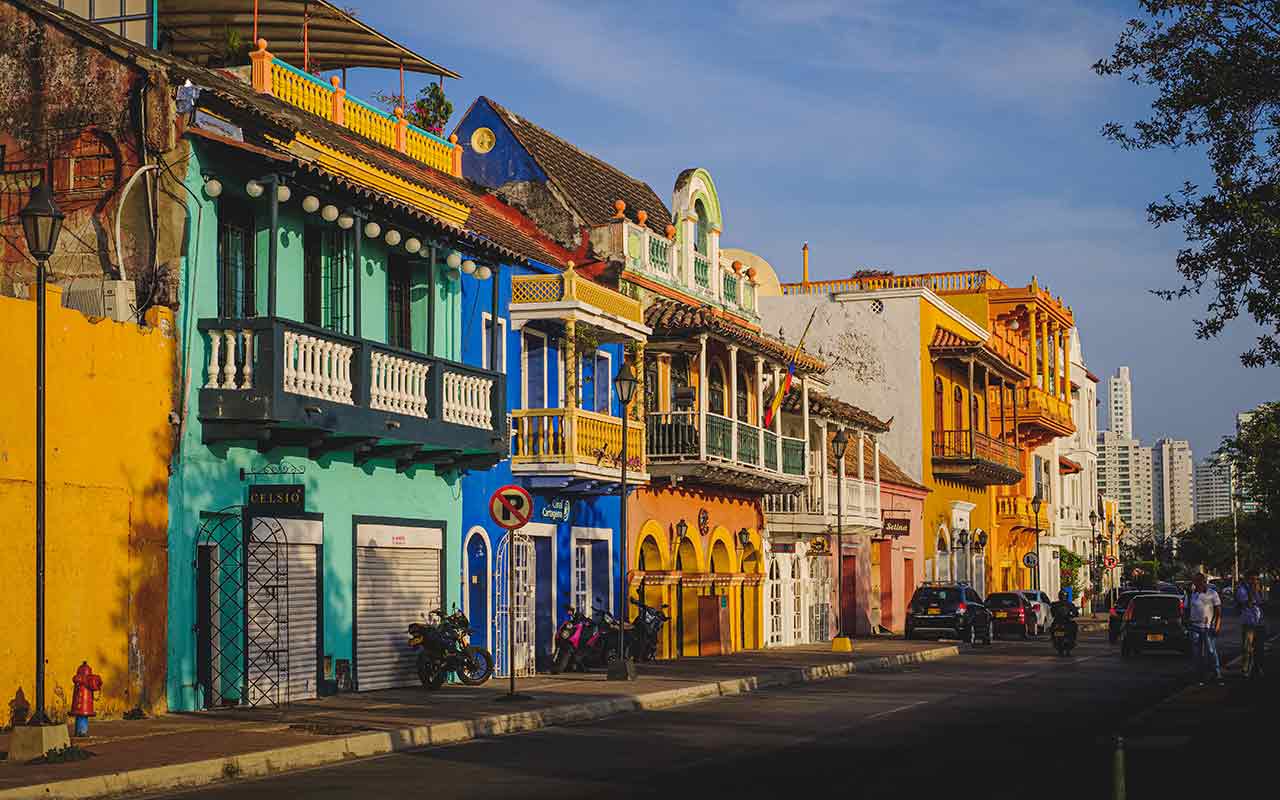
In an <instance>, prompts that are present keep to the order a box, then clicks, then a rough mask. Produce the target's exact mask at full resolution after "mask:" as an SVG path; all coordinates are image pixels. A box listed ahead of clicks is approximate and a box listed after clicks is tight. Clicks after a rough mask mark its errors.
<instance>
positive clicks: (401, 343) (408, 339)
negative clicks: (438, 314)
mask: <svg viewBox="0 0 1280 800" xmlns="http://www.w3.org/2000/svg"><path fill="white" fill-rule="evenodd" d="M409 277H410V276H409V265H408V264H407V263H405V262H404V261H403V260H400V259H397V260H394V261H392V262H391V265H390V270H389V271H388V274H387V343H388V344H390V345H391V346H392V347H402V348H404V349H406V350H408V349H409V348H411V347H412V346H413V325H412V320H413V316H412V314H411V313H410V311H409V284H410V280H409Z"/></svg>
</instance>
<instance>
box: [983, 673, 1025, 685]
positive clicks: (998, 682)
mask: <svg viewBox="0 0 1280 800" xmlns="http://www.w3.org/2000/svg"><path fill="white" fill-rule="evenodd" d="M1032 675H1035V673H1034V672H1019V673H1018V674H1017V675H1010V676H1009V677H1007V678H1005V679H1003V680H998V681H996V682H995V683H992V684H990V685H991V686H999V685H1000V684H1002V683H1008V682H1010V681H1016V680H1018V679H1019V678H1029V677H1031V676H1032Z"/></svg>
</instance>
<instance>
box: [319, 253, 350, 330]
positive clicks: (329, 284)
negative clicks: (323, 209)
mask: <svg viewBox="0 0 1280 800" xmlns="http://www.w3.org/2000/svg"><path fill="white" fill-rule="evenodd" d="M322 230H323V234H322V242H323V253H324V256H323V259H322V262H321V263H322V264H323V278H322V281H323V284H322V285H323V289H322V293H321V297H322V308H321V324H322V325H323V326H324V327H326V328H328V329H329V330H331V331H336V332H337V333H347V332H348V330H347V328H348V322H349V320H350V317H351V298H350V287H351V261H352V255H351V240H350V237H349V236H348V235H347V233H346V232H344V231H342V230H341V229H337V230H335V229H332V228H324V229H322Z"/></svg>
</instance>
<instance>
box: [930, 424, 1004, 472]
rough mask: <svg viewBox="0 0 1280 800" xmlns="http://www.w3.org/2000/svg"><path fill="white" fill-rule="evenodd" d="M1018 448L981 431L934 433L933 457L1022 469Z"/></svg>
mask: <svg viewBox="0 0 1280 800" xmlns="http://www.w3.org/2000/svg"><path fill="white" fill-rule="evenodd" d="M1018 456H1019V454H1018V450H1017V448H1015V447H1013V446H1012V445H1008V444H1005V443H1004V442H1002V441H1000V440H999V439H996V438H994V437H991V436H988V435H987V434H985V433H982V432H981V431H969V430H961V431H934V432H933V457H934V458H935V459H942V460H956V461H968V460H973V459H982V460H984V461H990V462H992V463H995V464H1000V465H1001V466H1005V467H1009V468H1011V469H1021V464H1020V459H1019V457H1018Z"/></svg>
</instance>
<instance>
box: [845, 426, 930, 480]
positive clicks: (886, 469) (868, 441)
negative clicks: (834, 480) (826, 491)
mask: <svg viewBox="0 0 1280 800" xmlns="http://www.w3.org/2000/svg"><path fill="white" fill-rule="evenodd" d="M828 435H831V436H834V435H835V434H834V433H832V432H829V433H828ZM862 458H863V462H862V463H863V470H865V472H866V474H867V475H868V478H870V477H873V476H874V473H872V470H873V469H875V467H874V466H873V464H875V458H876V442H875V439H873V438H872V437H870V436H868V437H866V438H865V439H863V440H862ZM844 461H845V464H844V469H845V474H846V475H851V476H853V477H855V478H856V477H857V476H858V453H857V451H856V450H855V451H851V452H845V454H844ZM836 469H837V464H836V457H835V456H834V455H832V453H831V448H830V447H828V448H827V471H828V472H829V473H831V474H832V475H834V474H835V471H836ZM880 483H881V484H886V483H888V484H892V485H893V486H902V487H905V488H907V489H915V490H917V491H922V492H927V491H930V489H929V487H928V486H925V485H924V484H922V483H920V482H918V481H916V480H914V479H913V478H912V477H911V476H910V475H908V474H907V473H906V472H904V471H903V470H902V467H899V466H898V465H897V464H896V463H894V460H893V459H892V458H889V454H888V453H886V452H885V451H884V448H881V449H880Z"/></svg>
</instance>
